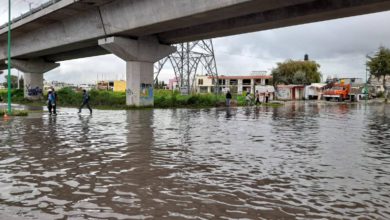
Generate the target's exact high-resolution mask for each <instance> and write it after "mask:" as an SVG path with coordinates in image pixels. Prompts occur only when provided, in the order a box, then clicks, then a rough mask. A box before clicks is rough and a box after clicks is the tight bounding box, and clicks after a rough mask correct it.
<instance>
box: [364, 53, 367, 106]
mask: <svg viewBox="0 0 390 220" xmlns="http://www.w3.org/2000/svg"><path fill="white" fill-rule="evenodd" d="M367 57H368V55H366V85H365V86H364V87H365V88H364V90H365V91H364V92H365V93H366V97H365V98H366V104H367V99H368V90H367V72H368V67H367Z"/></svg>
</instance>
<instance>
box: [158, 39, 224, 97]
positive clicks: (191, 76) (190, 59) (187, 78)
mask: <svg viewBox="0 0 390 220" xmlns="http://www.w3.org/2000/svg"><path fill="white" fill-rule="evenodd" d="M174 46H176V48H177V51H176V52H175V53H173V54H171V55H169V56H168V57H166V58H164V59H162V60H160V61H158V62H157V63H156V64H155V65H154V70H155V78H154V79H155V82H157V79H158V76H159V74H160V73H161V70H162V69H163V67H164V66H165V64H166V63H167V61H168V60H169V62H170V64H171V66H172V68H173V71H174V74H175V78H176V79H177V80H178V84H179V88H180V89H182V88H187V92H188V94H190V93H191V91H194V90H195V79H196V75H197V73H198V69H199V67H200V66H201V67H203V68H204V69H205V71H206V74H207V75H209V76H210V77H212V78H213V79H214V80H216V81H215V82H216V83H214V85H215V89H214V91H215V92H218V91H219V90H218V71H217V64H216V59H215V54H214V45H213V41H212V40H211V39H208V40H199V41H193V42H187V43H180V44H176V45H174Z"/></svg>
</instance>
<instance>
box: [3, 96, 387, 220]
mask: <svg viewBox="0 0 390 220" xmlns="http://www.w3.org/2000/svg"><path fill="white" fill-rule="evenodd" d="M389 109H390V108H388V106H387V107H384V106H382V105H378V106H375V105H372V106H364V105H358V104H357V105H343V104H340V105H331V106H327V105H323V104H317V103H306V104H291V105H286V106H284V107H280V108H268V107H258V108H238V109H235V108H233V109H223V108H222V109H204V110H199V109H196V110H187V109H178V110H142V111H99V110H97V111H95V112H94V114H93V115H92V116H90V115H77V114H75V113H74V112H75V111H74V110H72V109H60V113H59V115H58V116H57V117H49V116H47V115H46V114H43V115H42V114H34V115H32V116H30V117H27V118H15V119H12V120H10V121H1V122H0V213H1V214H0V219H58V218H71V219H86V218H103V219H106V218H112V219H144V218H155V219H164V218H166V219H295V218H297V219H300V218H306V219H324V218H327V219H328V218H349V219H350V218H359V217H360V218H365V219H389V218H390V211H389V210H390V205H389V204H390V196H389V192H390V184H389V183H390V175H389V174H390V110H389Z"/></svg>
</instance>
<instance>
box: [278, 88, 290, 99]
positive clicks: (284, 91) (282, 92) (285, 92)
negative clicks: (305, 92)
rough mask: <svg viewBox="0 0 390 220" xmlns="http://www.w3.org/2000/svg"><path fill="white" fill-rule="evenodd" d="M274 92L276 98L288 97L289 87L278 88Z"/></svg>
mask: <svg viewBox="0 0 390 220" xmlns="http://www.w3.org/2000/svg"><path fill="white" fill-rule="evenodd" d="M276 94H277V96H278V99H290V95H291V94H290V88H278V90H277V93H276Z"/></svg>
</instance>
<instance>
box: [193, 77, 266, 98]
mask: <svg viewBox="0 0 390 220" xmlns="http://www.w3.org/2000/svg"><path fill="white" fill-rule="evenodd" d="M271 79H272V76H268V75H249V76H223V75H222V76H218V88H219V91H221V92H225V91H227V90H229V91H230V92H231V93H237V94H243V93H244V92H248V91H249V92H250V93H252V94H253V93H254V91H255V86H256V85H263V86H265V85H268V84H269V83H270V80H271ZM216 82H217V81H216V78H215V77H212V76H208V75H197V76H196V79H195V90H196V92H197V93H211V92H214V90H215V88H216Z"/></svg>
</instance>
